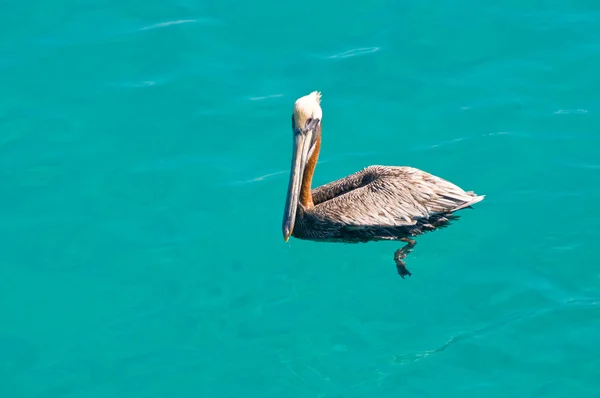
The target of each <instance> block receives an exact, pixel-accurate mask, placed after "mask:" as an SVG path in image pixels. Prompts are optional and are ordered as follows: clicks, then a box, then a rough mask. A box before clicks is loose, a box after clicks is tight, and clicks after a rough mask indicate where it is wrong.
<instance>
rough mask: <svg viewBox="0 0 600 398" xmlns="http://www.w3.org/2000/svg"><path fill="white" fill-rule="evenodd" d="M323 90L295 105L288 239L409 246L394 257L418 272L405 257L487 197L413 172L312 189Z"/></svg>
mask: <svg viewBox="0 0 600 398" xmlns="http://www.w3.org/2000/svg"><path fill="white" fill-rule="evenodd" d="M322 117H323V112H322V109H321V93H320V92H318V91H314V92H312V93H310V94H308V95H305V96H304V97H301V98H298V99H297V100H296V102H295V103H294V111H293V114H292V130H293V137H294V151H293V154H292V165H291V171H290V179H289V186H288V191H287V198H286V203H285V212H284V215H283V237H284V240H285V241H286V242H287V241H288V240H289V238H290V236H294V237H295V238H298V239H305V240H312V241H323V242H343V243H359V242H370V241H382V240H392V241H403V242H405V243H406V245H404V247H402V248H400V249H398V250H396V251H395V253H394V261H395V263H396V268H397V271H398V274H399V275H400V276H401V277H402V278H404V277H405V276H406V275H408V276H412V274H411V273H410V272H409V271H408V269H407V268H406V264H405V262H404V259H405V258H406V256H407V254H408V253H410V252H411V251H412V250H413V248H414V246H415V245H416V241H415V240H414V239H411V238H412V237H415V236H417V235H421V234H423V233H425V232H427V231H433V230H435V229H438V228H443V227H445V226H448V225H449V224H450V222H451V221H453V220H456V219H458V218H459V217H458V216H456V215H454V214H453V213H454V212H456V211H457V210H461V209H465V208H471V205H473V204H475V203H477V202H480V201H482V200H483V198H484V197H485V195H476V194H475V193H473V192H470V191H469V192H465V191H464V190H463V189H462V188H460V187H458V186H456V185H454V184H452V183H451V182H448V181H446V180H444V179H442V178H439V177H437V176H434V175H432V174H429V173H427V172H424V171H422V170H419V169H416V168H412V167H400V166H369V167H366V168H364V169H363V170H361V171H358V172H356V173H354V174H352V175H349V176H348V177H345V178H342V179H340V180H337V181H333V182H330V183H328V184H325V185H322V186H320V187H318V188H315V189H311V183H312V178H313V175H314V172H315V166H316V164H317V159H318V157H319V151H320V149H321V121H322Z"/></svg>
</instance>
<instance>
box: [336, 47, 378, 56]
mask: <svg viewBox="0 0 600 398" xmlns="http://www.w3.org/2000/svg"><path fill="white" fill-rule="evenodd" d="M379 50H380V47H363V48H356V49H354V50H348V51H346V52H343V53H341V54H336V55H332V56H329V57H327V58H349V57H355V56H357V55H365V54H370V53H374V52H375V51H379Z"/></svg>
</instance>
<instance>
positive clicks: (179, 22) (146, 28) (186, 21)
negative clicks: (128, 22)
mask: <svg viewBox="0 0 600 398" xmlns="http://www.w3.org/2000/svg"><path fill="white" fill-rule="evenodd" d="M195 22H198V20H196V19H179V20H176V21H167V22H160V23H156V24H154V25H150V26H144V27H143V28H141V29H140V30H150V29H159V28H166V27H167V26H171V25H180V24H184V23H195Z"/></svg>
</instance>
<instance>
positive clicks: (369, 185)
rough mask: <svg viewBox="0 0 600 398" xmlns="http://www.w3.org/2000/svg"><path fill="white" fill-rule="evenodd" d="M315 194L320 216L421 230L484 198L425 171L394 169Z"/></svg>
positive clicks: (371, 170) (366, 173) (374, 170)
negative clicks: (421, 223)
mask: <svg viewBox="0 0 600 398" xmlns="http://www.w3.org/2000/svg"><path fill="white" fill-rule="evenodd" d="M312 194H313V200H314V202H315V204H316V206H315V208H314V209H313V214H314V215H315V216H317V217H319V218H321V219H323V220H324V221H325V220H327V221H328V222H332V223H335V224H342V225H346V226H357V227H360V226H382V227H400V226H409V225H415V224H416V223H417V222H418V221H419V220H423V219H427V218H429V217H431V216H433V215H436V214H443V213H449V212H453V211H456V210H460V209H462V208H465V207H468V206H470V205H471V204H473V203H477V202H479V201H481V200H482V199H483V198H484V197H483V196H477V195H475V194H474V193H472V192H465V191H464V190H463V189H461V188H460V187H458V186H456V185H454V184H452V183H450V182H448V181H446V180H444V179H442V178H439V177H436V176H434V175H432V174H429V173H426V172H424V171H421V170H418V169H415V168H412V167H392V166H389V167H388V166H369V167H367V168H365V169H363V170H361V171H359V172H357V173H355V174H352V175H350V176H348V177H346V178H343V179H341V180H337V181H334V182H331V183H329V184H326V185H323V186H321V187H318V188H316V189H315V190H313V192H312Z"/></svg>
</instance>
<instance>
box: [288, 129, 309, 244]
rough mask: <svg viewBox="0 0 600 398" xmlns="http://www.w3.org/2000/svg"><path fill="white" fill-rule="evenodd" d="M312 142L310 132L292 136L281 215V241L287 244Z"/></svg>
mask: <svg viewBox="0 0 600 398" xmlns="http://www.w3.org/2000/svg"><path fill="white" fill-rule="evenodd" d="M311 142H312V131H310V130H309V131H306V132H305V133H304V134H301V133H296V134H295V135H294V152H293V155H292V169H291V171H290V182H289V184H288V191H287V198H286V200H285V211H284V213H283V239H284V240H285V241H286V242H287V241H288V239H289V238H290V236H291V235H292V232H293V231H294V224H295V222H296V210H297V208H298V200H299V198H300V190H301V189H302V177H303V176H304V169H305V168H306V163H307V162H308V152H309V150H310V143H311Z"/></svg>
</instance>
